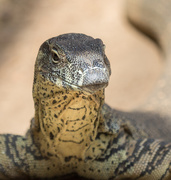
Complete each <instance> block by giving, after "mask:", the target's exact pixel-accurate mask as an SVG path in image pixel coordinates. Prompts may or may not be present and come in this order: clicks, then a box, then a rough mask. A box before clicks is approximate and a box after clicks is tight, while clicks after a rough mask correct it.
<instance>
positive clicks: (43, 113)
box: [34, 82, 104, 161]
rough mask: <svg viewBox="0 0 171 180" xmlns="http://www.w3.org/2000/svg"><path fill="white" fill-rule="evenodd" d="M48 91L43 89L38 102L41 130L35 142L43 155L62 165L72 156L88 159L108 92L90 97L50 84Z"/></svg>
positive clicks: (36, 134) (38, 131) (36, 121)
mask: <svg viewBox="0 0 171 180" xmlns="http://www.w3.org/2000/svg"><path fill="white" fill-rule="evenodd" d="M41 84H42V85H43V83H41ZM39 85H40V84H39ZM44 85H45V84H44ZM44 87H46V88H43V86H42V87H39V90H38V92H39V93H38V95H39V96H38V98H35V109H36V112H35V127H39V128H38V129H39V130H36V132H35V133H34V135H35V136H34V138H35V141H36V144H39V148H40V151H41V152H42V155H44V156H49V155H50V156H57V157H59V158H60V159H61V160H62V161H65V159H67V158H69V157H71V156H72V157H76V158H78V159H85V158H86V157H85V154H86V150H87V149H88V148H89V147H90V145H91V144H92V143H93V142H94V141H95V138H96V136H97V130H98V126H99V121H100V119H101V118H102V117H101V108H102V104H103V101H104V90H99V91H98V92H97V93H95V94H87V93H84V92H82V91H72V90H71V91H70V90H67V89H63V88H62V89H61V88H56V87H55V86H54V84H52V83H50V82H48V83H47V84H46V86H44ZM36 97H37V96H36ZM37 123H38V124H37Z"/></svg>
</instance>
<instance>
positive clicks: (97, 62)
mask: <svg viewBox="0 0 171 180" xmlns="http://www.w3.org/2000/svg"><path fill="white" fill-rule="evenodd" d="M93 67H99V68H104V63H103V62H102V61H101V60H99V59H96V60H94V61H93Z"/></svg>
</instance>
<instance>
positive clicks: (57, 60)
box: [52, 49, 60, 63]
mask: <svg viewBox="0 0 171 180" xmlns="http://www.w3.org/2000/svg"><path fill="white" fill-rule="evenodd" d="M59 61H60V58H59V56H58V53H57V51H56V50H54V49H52V62H53V63H58V62H59Z"/></svg>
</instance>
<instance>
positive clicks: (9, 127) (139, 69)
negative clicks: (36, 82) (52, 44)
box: [0, 0, 162, 134]
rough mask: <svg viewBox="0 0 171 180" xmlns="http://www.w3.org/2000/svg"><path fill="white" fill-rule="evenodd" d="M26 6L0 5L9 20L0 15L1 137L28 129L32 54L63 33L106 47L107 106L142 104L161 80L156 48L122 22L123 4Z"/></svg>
mask: <svg viewBox="0 0 171 180" xmlns="http://www.w3.org/2000/svg"><path fill="white" fill-rule="evenodd" d="M18 1H19V0H18ZM7 2H8V3H7ZM15 2H17V0H15ZM27 2H28V1H23V3H22V4H20V5H19V4H18V5H14V4H13V3H12V1H11V0H8V1H7V0H0V4H3V5H4V6H3V8H2V6H1V11H0V12H5V13H7V14H8V16H7V20H6V19H5V18H2V16H3V15H4V14H3V13H1V14H0V26H1V27H0V31H1V36H0V53H1V57H0V132H1V133H17V134H24V132H25V131H26V129H27V128H28V127H29V124H30V119H31V117H33V115H34V107H33V100H32V80H33V68H34V62H35V59H36V55H37V51H38V49H39V46H40V45H41V43H42V42H43V41H44V40H46V39H48V38H50V37H52V36H57V35H59V34H63V33H68V32H79V33H85V34H88V35H91V36H93V37H98V38H101V39H102V40H103V41H104V43H105V44H106V54H107V56H108V58H109V60H110V62H111V67H112V76H111V79H110V85H109V86H108V88H107V89H106V102H107V103H109V104H110V105H111V106H112V107H114V108H119V109H122V110H132V109H134V108H135V107H137V106H138V105H140V104H141V103H143V101H144V99H145V98H146V97H147V95H148V94H149V92H150V90H151V89H152V87H153V85H154V84H155V82H156V80H157V78H158V76H159V74H160V71H161V68H162V64H161V60H160V59H161V58H160V56H159V54H158V49H157V47H156V46H155V45H154V44H153V43H152V42H151V41H150V40H149V39H148V38H145V37H144V36H143V35H141V34H140V33H139V32H137V31H136V30H134V29H133V28H132V27H131V26H130V25H129V24H128V22H127V21H126V19H125V16H124V0H120V1H117V0H106V1H103V0H94V1H91V0H82V1H79V0H72V1H64V0H58V1H53V0H49V1H46V0H41V1H36V3H35V2H34V1H33V0H31V1H30V3H27ZM5 3H6V4H5ZM4 17H5V16H4ZM11 18H14V19H12V20H11ZM4 19H5V20H4ZM2 29H3V30H2Z"/></svg>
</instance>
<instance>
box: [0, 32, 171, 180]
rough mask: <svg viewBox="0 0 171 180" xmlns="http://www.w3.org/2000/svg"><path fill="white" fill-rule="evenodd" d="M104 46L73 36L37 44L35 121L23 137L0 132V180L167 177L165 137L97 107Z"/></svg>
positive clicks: (106, 66) (103, 81) (106, 71)
mask: <svg viewBox="0 0 171 180" xmlns="http://www.w3.org/2000/svg"><path fill="white" fill-rule="evenodd" d="M104 47H105V46H104V44H103V42H102V41H101V40H100V39H94V38H92V37H90V36H87V35H84V34H78V33H77V34H76V33H70V34H63V35H60V36H57V37H54V38H51V39H49V40H47V41H45V42H44V43H43V44H42V45H41V47H40V49H39V52H38V56H37V59H36V63H35V73H34V82H33V99H34V105H35V116H34V118H33V119H32V121H31V126H30V129H29V130H28V132H27V133H26V135H25V136H19V135H12V134H2V135H0V160H1V161H0V179H34V178H39V179H59V178H70V177H71V175H72V174H77V175H78V176H79V177H83V178H87V179H147V180H148V179H156V180H157V179H171V143H169V142H168V141H167V137H163V134H162V133H161V131H157V130H156V131H157V134H158V135H159V137H160V134H161V137H163V138H165V139H166V140H159V139H156V136H155V134H154V133H153V131H152V130H151V129H150V128H147V127H146V128H144V129H143V128H141V127H140V126H138V125H137V123H138V122H136V118H135V119H134V118H132V117H133V116H132V117H131V116H130V117H128V116H126V115H125V114H124V113H122V112H119V111H117V110H114V109H112V108H110V107H109V106H108V105H106V104H105V103H104V89H105V87H106V86H107V85H108V82H109V77H110V74H111V69H110V63H109V60H108V58H107V56H106V55H105V48H104ZM162 124H163V123H162ZM153 126H154V124H153ZM163 126H164V124H163ZM151 128H153V129H154V128H155V127H151ZM166 128H167V126H166ZM164 129H165V128H164ZM168 139H169V137H168Z"/></svg>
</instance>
